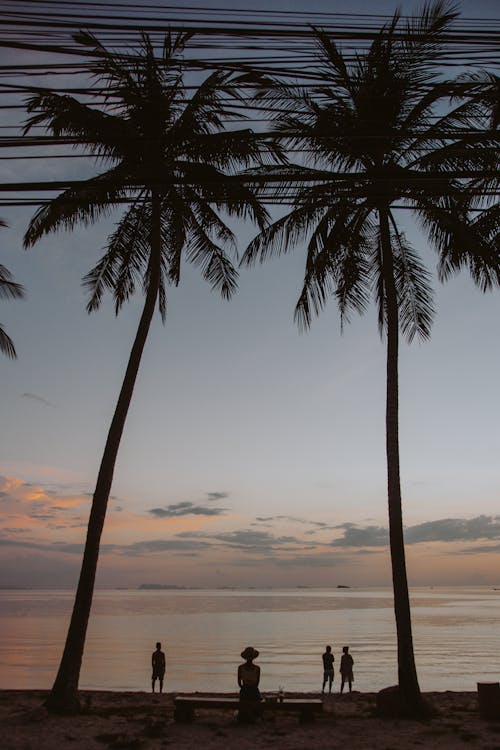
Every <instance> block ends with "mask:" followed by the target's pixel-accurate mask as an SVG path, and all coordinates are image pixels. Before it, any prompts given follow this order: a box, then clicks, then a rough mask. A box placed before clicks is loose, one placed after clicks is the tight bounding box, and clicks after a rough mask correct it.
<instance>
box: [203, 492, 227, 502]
mask: <svg viewBox="0 0 500 750" xmlns="http://www.w3.org/2000/svg"><path fill="white" fill-rule="evenodd" d="M205 495H206V496H207V500H210V501H212V500H225V499H226V497H229V493H228V492H206V493H205Z"/></svg>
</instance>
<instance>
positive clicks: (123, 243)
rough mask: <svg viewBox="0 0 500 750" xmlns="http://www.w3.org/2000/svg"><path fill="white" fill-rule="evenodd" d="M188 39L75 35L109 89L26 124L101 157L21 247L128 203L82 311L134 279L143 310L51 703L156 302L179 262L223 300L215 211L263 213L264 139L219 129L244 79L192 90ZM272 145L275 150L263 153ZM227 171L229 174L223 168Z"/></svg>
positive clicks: (72, 638)
mask: <svg viewBox="0 0 500 750" xmlns="http://www.w3.org/2000/svg"><path fill="white" fill-rule="evenodd" d="M188 38H189V37H188V35H186V34H179V35H177V36H172V35H167V36H166V38H165V40H164V45H163V50H162V51H161V54H159V55H158V54H157V53H156V52H155V49H154V47H153V44H152V42H151V40H150V39H149V37H147V36H145V35H144V36H143V37H142V42H141V46H140V49H139V50H138V51H137V53H136V54H121V53H116V52H112V51H109V50H108V49H106V48H105V47H104V46H103V45H102V44H101V43H100V42H99V41H98V40H97V39H96V38H95V37H94V36H93V35H91V34H89V33H86V32H85V33H83V32H80V33H79V34H78V35H76V37H75V39H76V41H78V42H79V43H81V44H83V45H85V46H86V47H89V48H90V55H91V59H92V66H91V70H92V72H93V74H94V76H95V78H96V80H98V81H99V86H100V87H102V86H104V89H105V101H104V105H105V106H101V107H99V108H97V107H92V106H89V105H87V104H83V103H81V102H79V101H78V100H76V99H75V98H73V97H72V96H67V95H59V94H56V93H53V92H50V91H41V92H40V91H39V92H38V93H36V94H35V95H34V96H33V97H32V98H31V99H30V100H29V101H28V111H29V112H31V113H35V114H33V115H32V116H31V118H30V119H29V121H28V123H27V126H26V130H29V128H31V127H32V126H33V125H39V124H43V125H45V126H46V128H47V129H48V131H49V132H50V133H51V134H52V135H53V136H54V137H57V138H59V137H61V136H65V137H68V138H70V139H74V140H76V141H77V142H78V143H81V144H85V145H86V146H87V148H88V151H89V153H90V154H91V155H93V156H95V157H97V158H99V159H100V160H101V161H105V162H108V165H110V166H109V168H108V169H107V170H106V171H104V172H103V173H102V174H100V175H99V176H97V177H94V178H92V179H89V180H87V181H85V182H83V183H80V184H78V185H74V186H71V187H69V188H68V189H67V190H65V191H64V192H63V193H62V194H60V195H59V196H58V197H56V198H55V199H54V200H53V201H52V202H51V203H50V204H48V205H46V206H42V207H41V208H40V209H39V210H38V211H37V213H36V214H35V216H34V217H33V218H32V220H31V223H30V225H29V228H28V230H27V232H26V235H25V246H26V247H28V246H31V245H33V244H34V243H35V242H36V241H37V240H38V239H40V237H41V236H42V235H45V234H47V233H49V232H53V231H56V230H58V229H60V228H65V229H72V228H73V227H74V226H75V225H76V224H77V222H80V221H81V222H83V223H84V224H89V223H91V222H93V221H95V220H96V219H97V218H98V217H100V216H102V215H106V214H108V212H109V211H110V208H111V207H115V206H117V205H119V204H121V203H123V202H128V204H129V205H128V207H127V209H126V211H125V213H124V215H123V217H122V218H121V220H120V221H119V223H118V225H117V227H116V229H115V231H114V232H113V233H112V234H111V236H110V237H109V240H108V244H107V248H106V251H105V253H104V255H103V257H102V258H101V259H100V260H99V262H98V263H97V264H96V265H95V267H94V268H92V270H91V271H90V272H89V273H88V274H87V275H86V276H85V278H84V286H85V287H86V288H87V290H88V292H89V294H90V296H89V301H88V304H87V311H88V312H91V311H94V310H97V308H98V307H99V305H100V302H101V299H102V296H103V294H104V292H105V291H107V290H109V291H110V292H111V293H112V295H113V298H114V303H115V309H116V313H117V314H118V312H119V311H120V308H121V307H122V305H123V304H124V303H125V302H126V301H127V300H128V299H129V297H130V296H131V295H132V294H133V293H134V292H135V290H136V285H137V284H140V285H141V286H142V289H143V291H144V294H145V301H144V307H143V311H142V315H141V318H140V321H139V325H138V329H137V333H136V336H135V339H134V342H133V345H132V349H131V353H130V358H129V361H128V365H127V368H126V371H125V376H124V379H123V384H122V387H121V390H120V394H119V397H118V401H117V405H116V409H115V412H114V416H113V419H112V422H111V426H110V428H109V433H108V436H107V440H106V444H105V448H104V453H103V456H102V460H101V464H100V468H99V473H98V477H97V482H96V486H95V491H94V495H93V500H92V508H91V512H90V518H89V522H88V530H87V538H86V543H85V551H84V555H83V562H82V567H81V572H80V578H79V582H78V587H77V591H76V596H75V602H74V608H73V613H72V616H71V622H70V625H69V629H68V634H67V639H66V645H65V648H64V652H63V655H62V659H61V663H60V666H59V671H58V674H57V677H56V680H55V683H54V685H53V688H52V691H51V693H50V696H49V698H48V701H47V706H48V708H49V709H50V710H53V711H66V712H73V711H77V710H78V709H79V699H78V680H79V674H80V668H81V662H82V656H83V650H84V643H85V635H86V629H87V624H88V619H89V614H90V608H91V603H92V595H93V589H94V581H95V574H96V567H97V561H98V554H99V544H100V538H101V533H102V529H103V524H104V519H105V514H106V508H107V503H108V497H109V493H110V488H111V482H112V479H113V471H114V466H115V461H116V457H117V453H118V448H119V444H120V439H121V435H122V431H123V428H124V424H125V419H126V416H127V412H128V408H129V405H130V401H131V398H132V392H133V389H134V384H135V380H136V376H137V372H138V369H139V364H140V361H141V356H142V352H143V348H144V345H145V342H146V338H147V336H148V332H149V328H150V324H151V320H152V317H153V314H154V311H155V308H156V306H157V305H158V309H159V312H160V315H161V317H162V319H163V320H165V315H166V287H167V285H168V284H174V285H177V284H178V283H179V279H180V271H181V260H182V258H183V256H184V255H185V257H186V260H187V261H189V262H191V263H193V264H195V265H197V266H199V267H200V268H201V271H202V274H203V277H204V278H205V279H206V280H207V281H208V282H209V283H210V284H211V285H212V287H213V288H215V289H218V290H219V291H220V292H221V294H222V296H223V297H226V298H229V297H230V296H231V294H232V293H233V292H234V291H235V289H236V282H237V271H236V269H235V267H234V265H233V263H232V262H231V259H230V257H229V255H228V254H227V252H226V250H225V249H224V248H225V247H226V246H227V247H229V249H230V250H231V251H234V249H235V238H234V236H233V233H232V232H231V230H230V228H229V227H228V226H227V224H226V223H225V222H224V221H223V219H222V218H221V216H220V209H223V210H224V211H225V213H226V214H227V215H228V216H234V217H239V218H241V217H243V218H246V217H249V218H251V219H252V220H254V221H256V222H257V223H258V225H259V226H260V227H263V226H264V223H265V221H266V218H267V215H266V212H265V210H264V209H263V208H262V207H261V206H260V204H259V202H258V201H257V200H256V199H255V197H254V195H253V194H252V192H251V191H250V190H249V189H247V188H246V187H245V186H244V185H243V184H242V183H241V182H239V181H238V180H235V179H231V174H230V173H232V172H233V171H234V169H235V168H236V167H248V166H250V165H251V164H254V163H255V160H256V159H257V160H258V163H262V162H261V161H260V158H261V155H262V153H264V152H265V148H264V151H263V150H262V147H261V145H260V144H259V141H258V139H257V138H255V137H254V136H253V134H252V133H251V131H248V130H244V131H242V130H239V131H226V130H224V127H223V121H226V120H230V119H231V118H232V117H235V116H236V115H235V114H234V112H233V111H232V110H231V108H230V103H231V102H233V103H234V102H235V101H238V100H240V101H241V100H242V98H243V93H241V92H242V91H243V88H244V87H245V86H246V85H247V84H248V83H249V81H250V78H249V76H247V75H244V74H236V73H231V72H224V71H221V70H216V71H215V72H213V73H212V74H210V75H208V76H207V77H206V78H205V80H204V81H203V82H202V83H201V84H200V85H199V86H198V87H197V88H196V90H195V92H194V93H193V94H192V96H191V97H189V96H188V89H187V88H186V85H185V82H184V76H183V65H184V63H183V60H182V57H181V54H182V52H183V51H184V49H185V46H186V42H187V40H188ZM272 149H273V147H270V153H271V152H272ZM226 172H227V173H228V174H226Z"/></svg>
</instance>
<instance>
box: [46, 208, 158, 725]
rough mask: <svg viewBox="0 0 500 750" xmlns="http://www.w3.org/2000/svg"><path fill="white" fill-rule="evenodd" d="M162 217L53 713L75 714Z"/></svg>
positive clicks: (152, 294) (151, 297) (150, 307)
mask: <svg viewBox="0 0 500 750" xmlns="http://www.w3.org/2000/svg"><path fill="white" fill-rule="evenodd" d="M160 229H161V216H160V205H159V199H158V197H157V196H153V199H152V223H151V255H150V258H149V269H148V271H149V277H148V278H149V284H148V290H147V294H146V300H145V303H144V308H143V311H142V315H141V319H140V321H139V326H138V328H137V333H136V336H135V340H134V343H133V346H132V350H131V352H130V357H129V360H128V364H127V369H126V371H125V377H124V379H123V383H122V387H121V390H120V395H119V397H118V401H117V404H116V408H115V413H114V415H113V419H112V422H111V426H110V428H109V432H108V438H107V440H106V445H105V448H104V453H103V456H102V459H101V465H100V468H99V474H98V475H97V482H96V487H95V491H94V496H93V500H92V508H91V511H90V517H89V522H88V528H87V539H86V542H85V550H84V553H83V562H82V567H81V571H80V578H79V581H78V587H77V590H76V595H75V602H74V605H73V612H72V615H71V621H70V625H69V629H68V634H67V636H66V644H65V647H64V651H63V655H62V658H61V663H60V665H59V671H58V673H57V677H56V679H55V682H54V685H53V687H52V690H51V692H50V695H49V697H48V699H47V702H46V706H47V708H48V709H49V710H52V711H55V712H68V713H75V712H77V711H79V709H80V702H79V697H78V681H79V678H80V669H81V665H82V658H83V650H84V645H85V636H86V633H87V625H88V621H89V616H90V609H91V606H92V596H93V592H94V582H95V576H96V570H97V560H98V557H99V545H100V540H101V534H102V529H103V526H104V519H105V516H106V509H107V505H108V498H109V493H110V491H111V483H112V480H113V472H114V468H115V463H116V457H117V454H118V448H119V446H120V440H121V437H122V433H123V428H124V425H125V420H126V417H127V413H128V409H129V406H130V401H131V399H132V393H133V390H134V385H135V381H136V378H137V373H138V370H139V365H140V362H141V357H142V352H143V349H144V345H145V343H146V339H147V336H148V333H149V329H150V326H151V320H152V318H153V314H154V311H155V307H156V300H157V297H158V289H159V284H160V272H161V271H160V269H161V234H160Z"/></svg>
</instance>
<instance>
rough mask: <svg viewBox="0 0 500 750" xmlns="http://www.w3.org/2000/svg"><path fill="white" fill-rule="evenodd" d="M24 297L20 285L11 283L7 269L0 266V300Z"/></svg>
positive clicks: (22, 288) (10, 276) (23, 290)
mask: <svg viewBox="0 0 500 750" xmlns="http://www.w3.org/2000/svg"><path fill="white" fill-rule="evenodd" d="M24 295H25V289H24V287H23V286H22V284H18V283H17V282H15V281H13V280H12V274H11V272H10V271H9V269H8V268H6V267H5V266H2V265H1V264H0V299H22V298H23V297H24Z"/></svg>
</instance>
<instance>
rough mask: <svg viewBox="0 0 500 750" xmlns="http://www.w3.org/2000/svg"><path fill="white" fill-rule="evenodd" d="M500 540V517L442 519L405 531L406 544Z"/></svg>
mask: <svg viewBox="0 0 500 750" xmlns="http://www.w3.org/2000/svg"><path fill="white" fill-rule="evenodd" d="M477 539H500V516H476V517H475V518H469V519H466V518H442V519H440V520H439V521H427V522H426V523H421V524H418V525H417V526H410V527H409V528H408V529H407V530H406V531H405V540H406V543H407V544H416V543H418V542H459V541H471V542H473V541H476V540H477Z"/></svg>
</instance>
